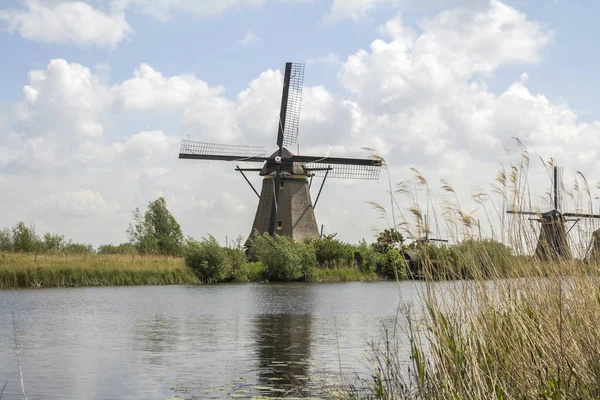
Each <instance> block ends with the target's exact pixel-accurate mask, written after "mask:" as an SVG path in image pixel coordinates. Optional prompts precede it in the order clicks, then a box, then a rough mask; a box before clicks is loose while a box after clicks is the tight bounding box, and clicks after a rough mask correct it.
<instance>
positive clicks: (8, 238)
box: [0, 228, 13, 252]
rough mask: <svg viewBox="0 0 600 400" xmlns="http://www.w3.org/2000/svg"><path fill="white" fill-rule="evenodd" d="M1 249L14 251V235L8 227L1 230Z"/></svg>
mask: <svg viewBox="0 0 600 400" xmlns="http://www.w3.org/2000/svg"><path fill="white" fill-rule="evenodd" d="M0 251H4V252H10V251H13V246H12V235H11V233H10V230H9V229H8V228H5V229H2V230H1V231H0Z"/></svg>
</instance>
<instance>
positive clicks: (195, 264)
mask: <svg viewBox="0 0 600 400" xmlns="http://www.w3.org/2000/svg"><path fill="white" fill-rule="evenodd" d="M185 263H186V265H187V266H188V267H189V268H191V269H192V271H193V272H194V274H196V276H197V277H198V279H199V280H200V281H201V282H204V283H216V282H223V281H225V280H228V279H230V278H231V275H232V264H231V260H230V258H229V254H228V251H227V249H226V248H224V247H221V245H220V244H219V242H217V240H216V239H215V238H214V237H212V236H209V237H208V239H207V238H203V239H202V241H197V240H194V239H191V238H190V239H188V242H187V245H186V248H185Z"/></svg>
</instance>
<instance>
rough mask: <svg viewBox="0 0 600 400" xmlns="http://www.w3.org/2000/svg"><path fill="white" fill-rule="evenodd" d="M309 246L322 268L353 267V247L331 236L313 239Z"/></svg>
mask: <svg viewBox="0 0 600 400" xmlns="http://www.w3.org/2000/svg"><path fill="white" fill-rule="evenodd" d="M307 244H308V245H311V246H312V247H313V248H314V250H315V256H316V258H317V262H318V263H319V266H320V267H323V268H336V267H337V268H339V267H351V266H352V264H353V261H354V250H353V247H352V246H351V245H350V244H348V243H344V242H341V241H339V240H336V239H334V237H333V236H331V235H330V236H325V237H324V238H316V239H312V240H310V241H308V242H307Z"/></svg>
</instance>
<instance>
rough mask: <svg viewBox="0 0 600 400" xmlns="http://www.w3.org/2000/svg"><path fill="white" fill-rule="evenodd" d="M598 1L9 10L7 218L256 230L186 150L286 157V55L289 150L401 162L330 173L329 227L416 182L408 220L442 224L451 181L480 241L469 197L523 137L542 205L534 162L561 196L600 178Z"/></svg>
mask: <svg viewBox="0 0 600 400" xmlns="http://www.w3.org/2000/svg"><path fill="white" fill-rule="evenodd" d="M598 11H600V4H597V3H596V2H584V1H570V2H566V1H563V0H534V1H524V0H513V1H510V0H506V1H503V2H501V1H497V0H465V1H457V0H428V1H423V0H203V1H194V0H89V1H86V2H83V1H67V0H47V1H39V0H8V1H3V2H2V3H1V5H0V53H1V54H2V55H3V57H2V63H0V88H1V90H0V188H1V190H2V196H1V200H0V227H10V226H13V225H14V224H15V223H16V222H18V221H25V222H26V223H27V224H29V225H34V226H35V228H36V230H37V232H38V233H43V232H46V231H49V232H57V233H61V234H64V235H65V236H66V237H68V238H72V239H74V240H76V241H80V242H86V243H91V244H93V245H94V246H98V245H100V244H106V243H113V244H116V243H120V242H123V241H126V240H127V238H126V234H125V231H126V229H127V227H128V224H129V223H130V222H131V220H132V212H133V210H134V209H135V208H136V207H139V208H140V209H141V210H144V209H145V208H146V206H147V204H148V203H149V202H150V201H152V200H154V199H156V198H157V197H159V196H164V197H165V199H166V200H167V204H168V207H169V209H170V210H171V212H172V213H173V214H174V216H175V217H176V218H177V220H178V221H179V222H180V224H181V226H182V229H183V231H184V232H185V234H186V235H189V236H192V237H195V238H201V237H203V236H207V235H209V234H210V235H213V236H215V237H216V238H217V239H218V240H219V241H221V242H222V243H224V242H225V240H226V238H228V239H232V238H235V237H236V236H238V235H242V236H244V237H246V236H247V235H248V234H249V233H250V232H249V230H250V228H251V226H252V221H253V219H254V214H255V210H256V205H257V198H256V195H255V194H254V193H253V192H252V190H251V189H250V187H249V186H248V185H247V184H246V183H245V181H244V180H243V178H242V177H241V176H240V175H239V174H238V173H237V172H235V170H234V168H235V166H236V165H235V164H231V163H224V162H203V161H191V160H179V159H178V158H177V156H178V151H179V146H180V143H181V140H182V139H191V140H198V141H208V142H216V143H226V144H249V145H262V146H266V147H267V150H268V152H270V151H271V150H273V151H274V150H275V146H276V144H275V141H276V132H277V118H278V110H279V105H280V101H281V85H282V71H283V68H284V66H285V63H286V62H287V61H293V62H301V63H305V64H306V73H305V87H304V92H303V103H302V114H301V119H300V142H299V148H294V149H291V150H292V151H296V152H297V151H298V149H299V150H300V154H311V155H312V154H315V155H322V154H327V155H331V156H338V157H366V156H369V154H370V152H368V151H365V150H363V148H365V147H369V148H373V149H375V150H376V151H377V152H378V153H379V154H381V155H382V156H383V157H384V158H385V160H386V163H387V166H388V168H387V170H385V171H383V172H382V173H381V175H380V179H379V180H377V181H360V180H341V179H337V180H334V179H331V180H328V181H327V182H326V184H325V187H324V189H323V193H322V195H321V199H320V200H319V204H318V206H317V207H316V209H315V213H316V218H317V223H318V224H319V226H320V225H321V224H322V225H324V231H325V233H328V234H334V233H335V234H337V237H338V238H340V239H343V240H347V241H358V240H360V239H362V238H366V239H367V240H372V239H373V235H374V232H376V231H377V230H380V229H384V228H386V227H388V226H389V224H390V220H391V218H392V216H391V211H392V210H391V208H392V207H390V197H389V188H390V185H391V187H392V189H393V190H396V188H397V187H398V186H397V184H398V183H400V182H405V181H406V182H409V188H410V193H412V197H411V196H406V195H404V194H400V193H396V194H395V199H396V204H397V207H396V209H395V210H394V216H395V217H397V218H398V219H399V220H400V219H401V217H402V216H404V217H405V218H407V220H409V222H411V223H414V219H412V217H411V213H410V211H409V209H410V207H413V206H414V205H415V204H414V202H415V200H416V201H417V204H418V206H420V207H421V208H422V209H423V210H426V211H424V212H427V213H429V214H430V215H433V216H434V217H439V218H442V217H441V215H442V214H443V210H442V208H441V207H438V205H440V204H443V201H444V199H447V195H448V192H447V191H444V190H443V186H444V183H443V182H448V183H450V185H451V186H452V187H453V188H454V190H455V193H456V195H455V196H454V195H453V196H451V197H452V201H455V202H456V201H457V202H458V203H459V204H460V207H461V209H462V210H463V211H464V212H465V213H467V214H468V215H470V216H472V217H473V219H474V220H479V219H480V220H484V219H485V221H486V222H485V223H483V225H482V231H483V234H484V235H491V234H492V233H493V232H495V234H497V232H498V227H497V225H495V224H496V222H489V221H488V218H487V216H484V215H483V214H482V213H484V212H485V210H484V208H482V206H481V204H479V203H477V202H475V201H474V200H473V197H472V195H473V194H474V193H478V192H480V191H482V190H483V191H486V192H490V191H491V185H492V184H493V183H494V180H495V178H496V176H497V172H498V170H499V168H500V167H501V166H502V165H504V166H509V165H510V164H511V163H514V162H516V161H518V159H519V153H520V148H519V146H518V144H517V142H516V141H515V140H514V139H513V138H514V137H518V138H519V139H520V140H521V142H522V144H523V146H525V147H526V148H527V150H528V152H529V154H530V156H531V157H530V160H531V161H530V169H531V172H530V177H529V179H528V184H529V193H530V195H531V196H532V197H531V198H532V199H533V200H532V206H536V207H537V206H539V207H541V208H543V207H544V205H543V204H544V201H547V200H546V198H545V197H544V194H545V191H547V189H548V185H549V184H550V181H549V179H548V174H547V171H546V170H545V167H544V165H543V164H542V162H541V161H540V159H543V160H549V159H550V158H553V159H555V160H556V161H557V162H558V163H559V164H560V165H561V166H562V167H564V180H565V182H564V183H565V185H566V186H567V187H566V189H568V188H569V187H571V186H569V185H571V184H572V183H573V180H574V179H575V178H576V177H577V174H576V173H577V171H581V172H582V173H583V174H584V175H585V176H586V177H587V179H588V181H589V182H590V185H591V186H592V189H594V190H595V186H596V184H597V182H598V180H600V176H598V175H596V174H597V171H600V168H599V167H600V163H599V161H598V157H597V152H598V150H599V149H600V136H599V135H600V122H598V121H599V120H600V114H599V112H598V111H597V110H598V105H599V104H600V90H598V86H599V84H598V83H597V79H596V70H597V67H596V66H597V63H598V55H597V51H596V43H595V38H597V37H598V36H599V34H600V27H599V26H598V24H597V23H596V21H595V17H594V16H596V15H598ZM411 168H416V169H417V170H418V171H420V173H421V174H422V175H423V176H424V177H425V178H426V179H427V181H428V188H429V189H428V190H425V189H424V186H423V185H418V184H417V183H415V182H416V181H415V173H414V172H413V170H411ZM250 178H251V180H252V182H253V183H254V185H255V186H259V185H260V180H261V178H260V177H259V176H251V177H250ZM442 180H444V181H443V182H442ZM318 183H320V182H318ZM316 188H318V185H313V196H315V195H316ZM427 193H429V195H430V196H431V199H432V200H431V204H432V205H431V206H430V207H431V208H428V207H427V204H429V203H428V202H427V201H426V194H427ZM593 196H595V194H593V195H592V197H593ZM313 198H314V197H313ZM489 201H490V202H491V201H495V202H496V203H495V204H490V207H492V206H495V207H496V208H499V207H502V205H501V204H500V202H499V200H498V198H497V197H493V196H490V198H489ZM569 201H571V200H569V198H568V196H565V199H564V207H577V204H576V203H575V201H572V202H571V203H569ZM372 203H378V204H381V205H383V206H384V207H386V209H387V218H380V213H379V212H378V211H377V209H376V208H375V207H374V206H373V204H372ZM488 208H489V207H488ZM569 211H572V210H571V209H570V210H569ZM446 212H447V211H446ZM430 219H431V218H430ZM439 225H443V224H438V226H437V227H436V228H434V231H436V232H435V233H436V234H439V235H441V236H444V235H445V236H448V235H450V233H449V232H447V231H446V230H448V229H450V228H448V227H444V226H441V227H440V226H439ZM450 230H451V229H450ZM438 231H439V232H438Z"/></svg>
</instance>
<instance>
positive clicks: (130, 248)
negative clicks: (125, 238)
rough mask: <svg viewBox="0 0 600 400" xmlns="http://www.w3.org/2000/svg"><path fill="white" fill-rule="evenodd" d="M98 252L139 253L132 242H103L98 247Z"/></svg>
mask: <svg viewBox="0 0 600 400" xmlns="http://www.w3.org/2000/svg"><path fill="white" fill-rule="evenodd" d="M98 254H138V250H137V248H136V247H135V246H134V245H133V244H131V243H121V244H119V245H113V244H103V245H100V246H99V247H98Z"/></svg>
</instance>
